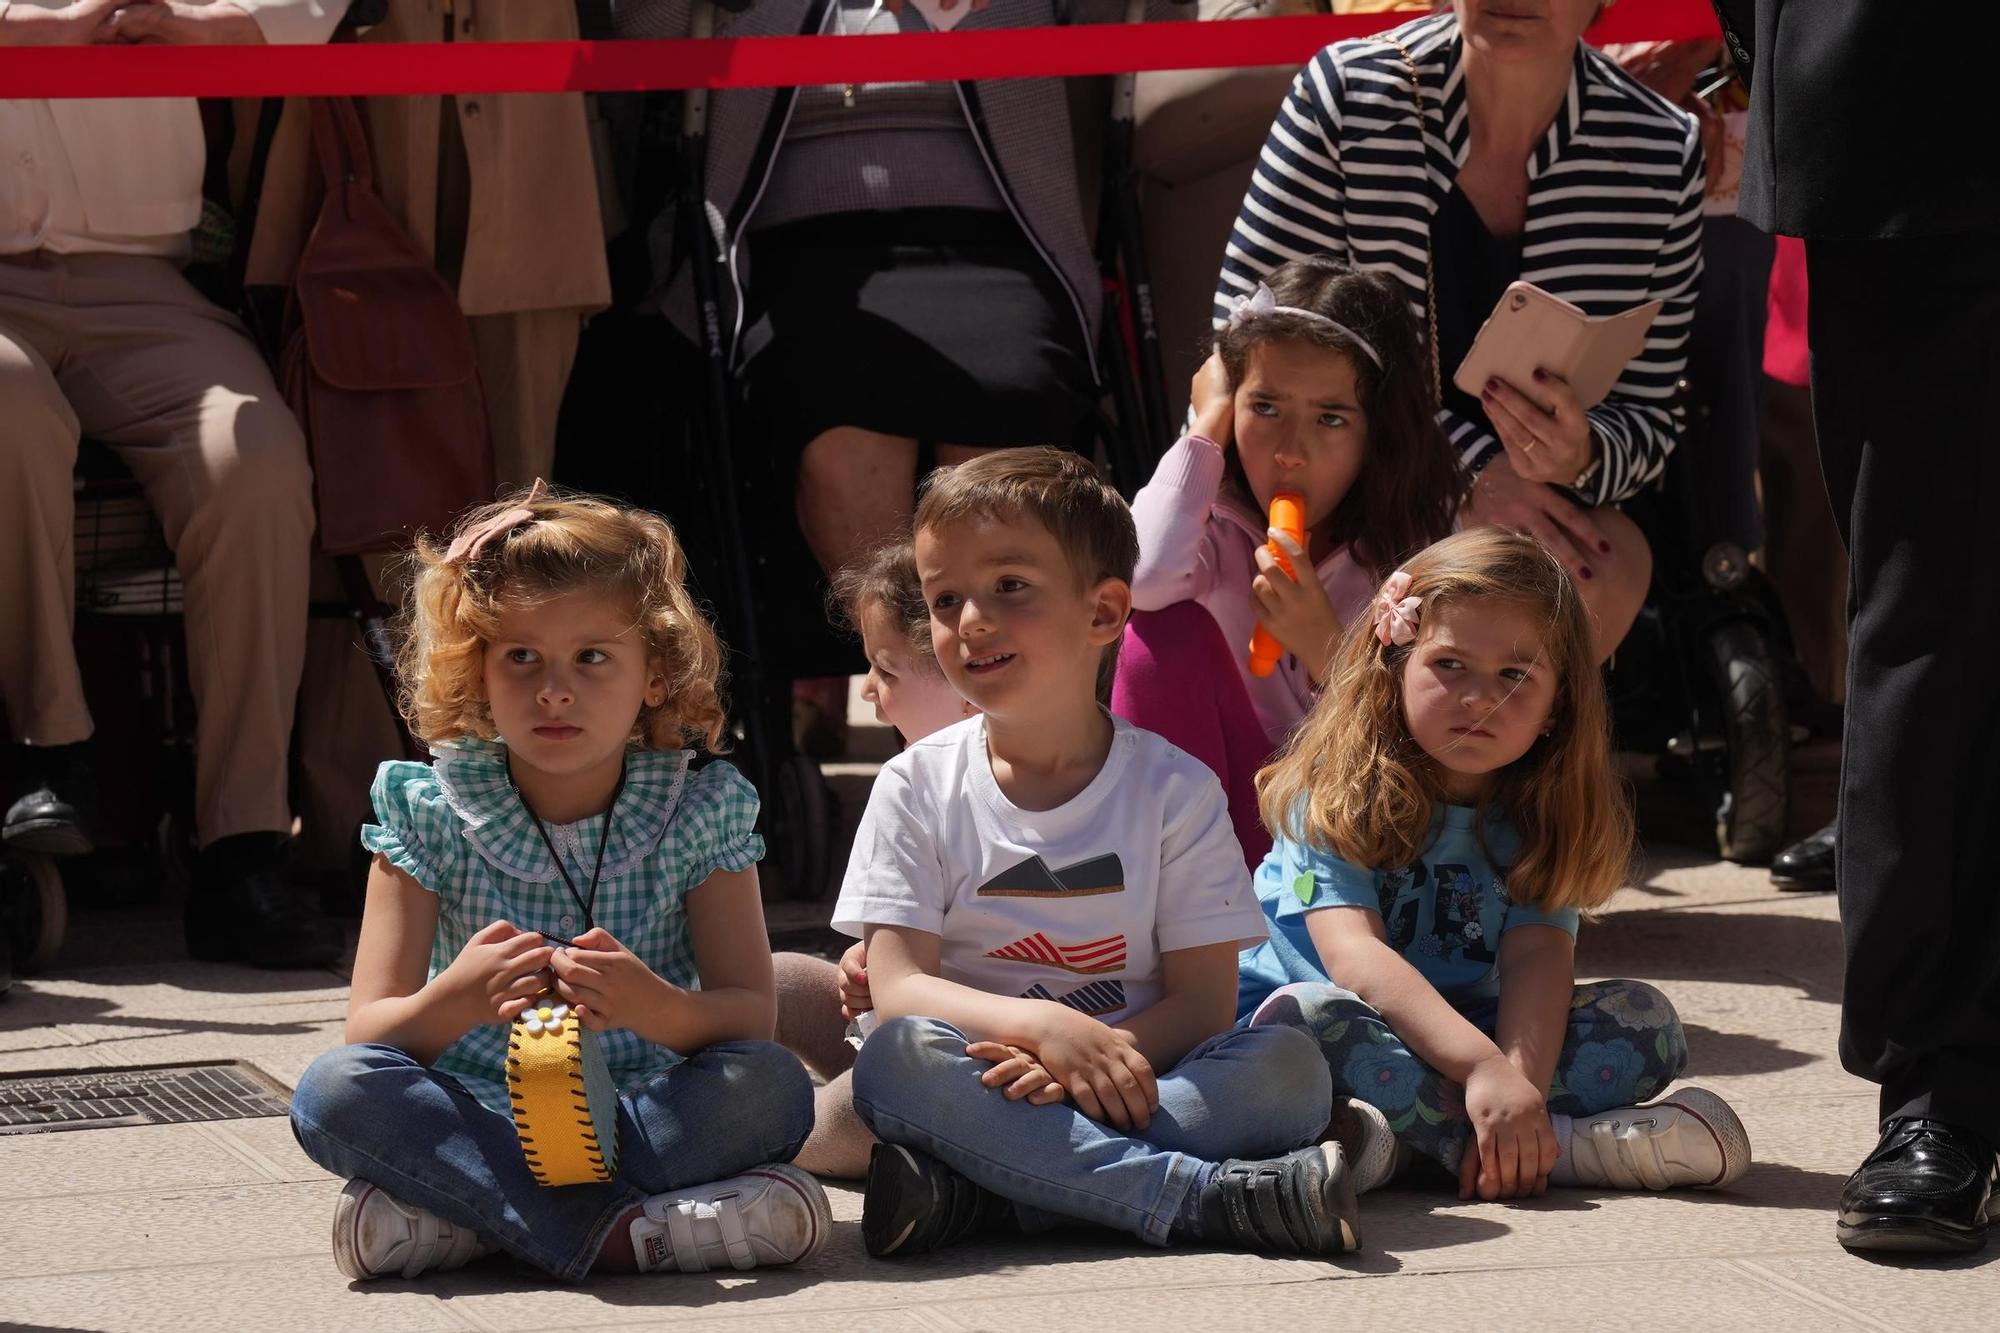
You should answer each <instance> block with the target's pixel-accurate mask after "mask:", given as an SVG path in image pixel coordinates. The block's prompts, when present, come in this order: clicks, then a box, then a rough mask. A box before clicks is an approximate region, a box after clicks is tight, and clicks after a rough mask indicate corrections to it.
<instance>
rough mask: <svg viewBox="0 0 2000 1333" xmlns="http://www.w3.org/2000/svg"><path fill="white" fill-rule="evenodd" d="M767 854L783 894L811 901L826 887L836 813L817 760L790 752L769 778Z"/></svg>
mask: <svg viewBox="0 0 2000 1333" xmlns="http://www.w3.org/2000/svg"><path fill="white" fill-rule="evenodd" d="M769 812H770V825H769V827H770V833H769V835H768V839H767V841H768V842H769V844H770V858H771V861H772V862H773V863H774V868H775V869H776V870H777V872H778V877H779V884H780V887H781V888H782V889H783V890H784V893H785V896H787V897H790V898H796V899H799V900H801V901H811V900H813V899H816V898H818V897H819V896H820V895H822V894H823V893H825V892H826V889H827V885H828V882H829V880H830V879H831V877H832V870H833V864H832V863H833V835H834V825H835V823H836V822H837V816H836V815H835V813H834V801H833V792H832V790H831V789H830V788H829V787H828V786H827V785H826V779H825V778H824V777H822V776H821V775H820V771H819V765H818V763H816V762H814V761H813V760H812V759H810V758H808V757H807V756H805V755H793V756H792V757H791V758H789V759H787V760H785V761H784V762H783V763H782V764H780V765H778V771H777V773H776V774H775V775H774V777H773V779H772V782H771V804H770V808H769Z"/></svg>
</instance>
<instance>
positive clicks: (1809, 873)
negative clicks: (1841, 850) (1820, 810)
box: [1771, 824, 1834, 893]
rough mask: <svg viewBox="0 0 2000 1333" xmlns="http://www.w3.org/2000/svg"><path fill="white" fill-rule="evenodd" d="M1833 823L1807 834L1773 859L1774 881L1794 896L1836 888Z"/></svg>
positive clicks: (1772, 878) (1772, 875)
mask: <svg viewBox="0 0 2000 1333" xmlns="http://www.w3.org/2000/svg"><path fill="white" fill-rule="evenodd" d="M1833 829H1834V826H1833V825H1832V824H1828V825H1827V826H1826V827H1825V828H1823V829H1821V830H1820V831H1819V832H1817V833H1811V834H1807V835H1806V836H1805V837H1803V838H1800V839H1799V840H1798V841H1797V842H1795V843H1793V844H1792V845H1791V846H1789V847H1787V848H1785V850H1784V851H1782V852H1779V853H1778V854H1777V855H1776V856H1774V857H1772V858H1771V882H1772V883H1773V884H1775V885H1777V886H1778V887H1779V888H1781V889H1785V890H1787V891H1789V892H1793V893H1818V892H1823V891H1825V890H1827V889H1830V888H1832V887H1833V849H1834V841H1833Z"/></svg>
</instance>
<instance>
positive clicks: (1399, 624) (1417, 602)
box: [1375, 569, 1424, 648]
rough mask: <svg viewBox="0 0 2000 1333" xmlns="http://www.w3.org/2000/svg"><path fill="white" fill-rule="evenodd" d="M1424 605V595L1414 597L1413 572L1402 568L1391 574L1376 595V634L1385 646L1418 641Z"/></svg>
mask: <svg viewBox="0 0 2000 1333" xmlns="http://www.w3.org/2000/svg"><path fill="white" fill-rule="evenodd" d="M1423 606H1424V599H1423V598H1421V597H1412V596H1410V575H1409V571H1407V570H1402V569H1399V570H1397V571H1396V572H1395V573H1393V574H1391V575H1390V576H1389V578H1388V581H1387V582H1385V583H1384V584H1383V585H1382V591H1381V592H1379V593H1377V594H1376V595H1375V637H1376V638H1378V639H1380V640H1381V641H1382V646H1383V647H1384V648H1386V647H1388V646H1389V645H1390V644H1392V643H1393V644H1396V645H1398V646H1401V645H1403V644H1407V643H1411V642H1414V641H1415V639H1416V637H1417V613H1418V612H1419V611H1421V610H1423Z"/></svg>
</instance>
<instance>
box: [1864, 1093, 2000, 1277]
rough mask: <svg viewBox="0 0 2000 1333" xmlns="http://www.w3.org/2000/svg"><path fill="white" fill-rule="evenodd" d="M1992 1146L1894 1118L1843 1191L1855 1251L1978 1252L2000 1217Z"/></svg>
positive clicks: (1935, 1124) (1999, 1168)
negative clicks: (1989, 1227)
mask: <svg viewBox="0 0 2000 1333" xmlns="http://www.w3.org/2000/svg"><path fill="white" fill-rule="evenodd" d="M1997 1163H2000V1159H1996V1157H1995V1155H1994V1151H1993V1145H1991V1144H1989V1143H1987V1142H1986V1141H1985V1140H1984V1139H1982V1138H1980V1137H1979V1136H1978V1135H1977V1134H1974V1133H1971V1132H1970V1131H1968V1130H1963V1129H1957V1128H1954V1127H1953V1126H1951V1125H1947V1124H1943V1123H1942V1122H1940V1121H1936V1120H1922V1119H1915V1118H1910V1119H1898V1120H1891V1121H1890V1122H1889V1125H1888V1128H1886V1129H1885V1130H1883V1131H1882V1141H1881V1142H1880V1143H1878V1144H1876V1145H1875V1151H1874V1152H1872V1153H1869V1154H1868V1158H1867V1160H1866V1161H1864V1162H1862V1163H1861V1168H1860V1169H1859V1170H1857V1171H1856V1172H1855V1173H1854V1174H1853V1175H1851V1176H1849V1177H1848V1178H1847V1185H1846V1187H1845V1188H1844V1189H1842V1190H1841V1191H1840V1219H1839V1221H1838V1223H1837V1224H1836V1226H1835V1231H1836V1233H1837V1234H1838V1235H1839V1237H1840V1243H1841V1244H1842V1245H1845V1246H1846V1247H1847V1248H1848V1249H1850V1250H1976V1249H1978V1248H1979V1247H1980V1246H1982V1245H1984V1244H1985V1243H1986V1225H1987V1223H1988V1222H1990V1221H1992V1220H1993V1215H1994V1212H1995V1211H1996V1209H1995V1205H1996V1200H1995V1199H1994V1188H1995V1178H1996V1175H2000V1164H1997Z"/></svg>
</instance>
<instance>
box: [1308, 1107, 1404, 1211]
mask: <svg viewBox="0 0 2000 1333" xmlns="http://www.w3.org/2000/svg"><path fill="white" fill-rule="evenodd" d="M1326 1137H1328V1138H1330V1139H1336V1140H1338V1141H1339V1143H1340V1146H1341V1149H1342V1150H1343V1151H1344V1152H1345V1153H1346V1154H1347V1169H1348V1171H1349V1172H1350V1173H1351V1174H1352V1175H1353V1177H1354V1192H1355V1193H1356V1194H1366V1193H1367V1192H1368V1191H1369V1190H1372V1189H1380V1188H1381V1187H1382V1186H1384V1185H1386V1184H1388V1183H1389V1180H1390V1177H1392V1176H1394V1175H1395V1174H1396V1165H1397V1160H1398V1158H1399V1157H1400V1155H1401V1154H1400V1152H1399V1146H1400V1145H1398V1144H1397V1142H1396V1134H1395V1131H1394V1130H1392V1129H1390V1128H1389V1117H1388V1116H1386V1115H1383V1114H1382V1109H1381V1108H1380V1107H1378V1106H1373V1105H1370V1104H1369V1103H1367V1102H1364V1101H1362V1100H1361V1099H1360V1098H1359V1097H1339V1096H1336V1097H1335V1098H1334V1099H1333V1121H1332V1123H1330V1124H1329V1125H1328V1126H1327V1129H1326Z"/></svg>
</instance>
